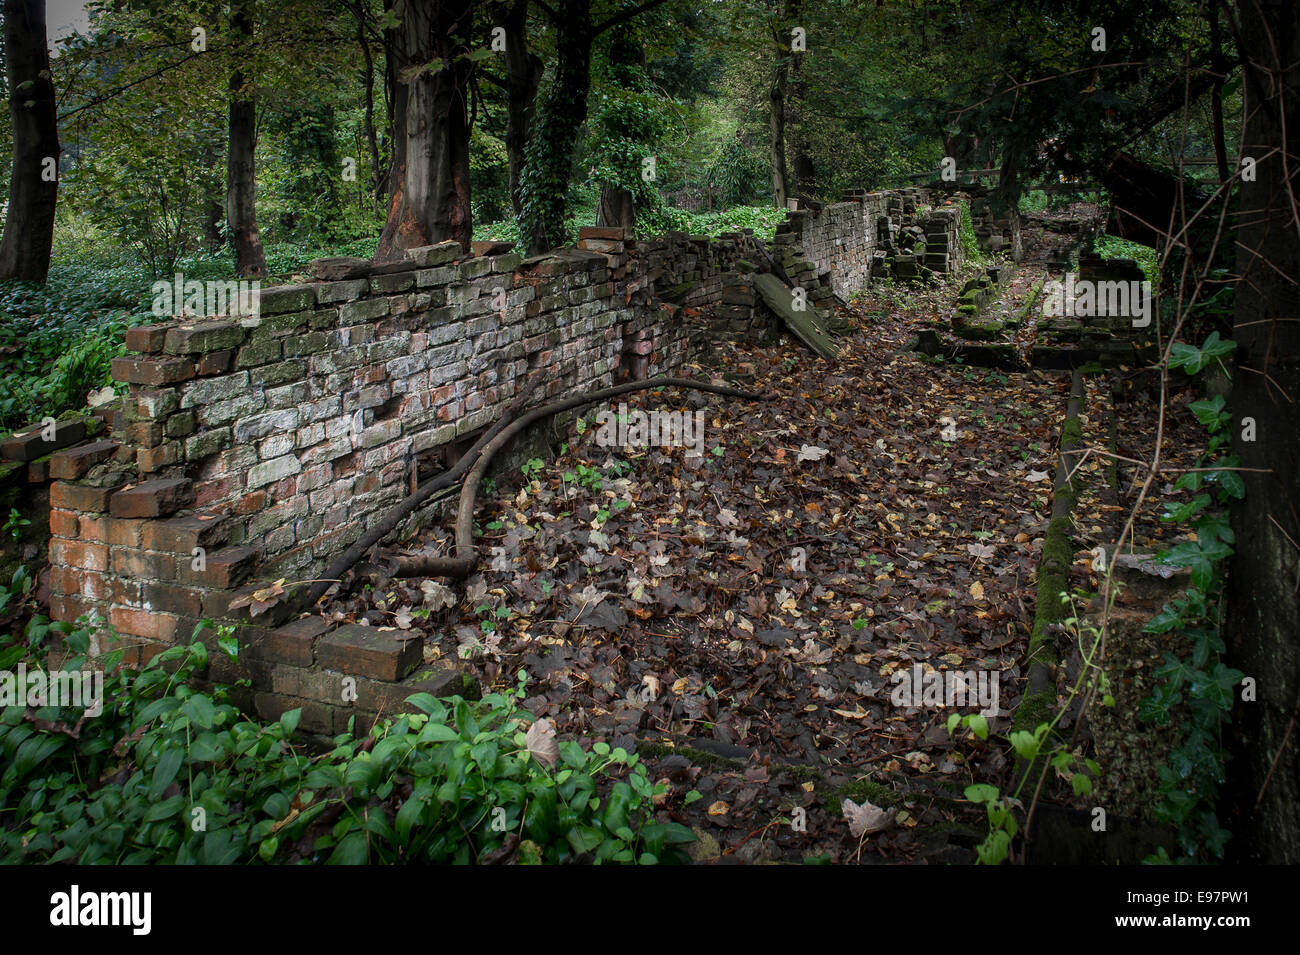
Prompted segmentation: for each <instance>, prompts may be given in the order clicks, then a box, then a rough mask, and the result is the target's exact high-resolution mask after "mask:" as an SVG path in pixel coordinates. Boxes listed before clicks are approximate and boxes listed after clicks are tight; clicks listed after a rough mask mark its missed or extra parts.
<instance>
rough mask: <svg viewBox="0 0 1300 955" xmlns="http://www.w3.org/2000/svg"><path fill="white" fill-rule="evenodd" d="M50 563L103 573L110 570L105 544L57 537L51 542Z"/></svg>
mask: <svg viewBox="0 0 1300 955" xmlns="http://www.w3.org/2000/svg"><path fill="white" fill-rule="evenodd" d="M50 563H52V564H63V565H64V566H67V567H79V568H81V569H82V570H97V571H99V572H100V573H103V572H104V571H106V570H108V548H107V547H106V546H105V545H103V544H88V543H85V542H83V541H67V540H58V539H56V540H53V541H51V542H50Z"/></svg>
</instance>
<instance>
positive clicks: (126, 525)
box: [108, 517, 144, 547]
mask: <svg viewBox="0 0 1300 955" xmlns="http://www.w3.org/2000/svg"><path fill="white" fill-rule="evenodd" d="M143 531H144V521H133V520H129V519H126V518H120V517H110V518H109V519H108V542H109V543H110V544H112V545H113V546H114V547H139V546H140V535H141V533H142V532H143Z"/></svg>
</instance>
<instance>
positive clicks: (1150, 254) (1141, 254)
mask: <svg viewBox="0 0 1300 955" xmlns="http://www.w3.org/2000/svg"><path fill="white" fill-rule="evenodd" d="M1092 251H1093V252H1095V253H1096V254H1097V255H1100V256H1101V257H1102V258H1103V259H1132V260H1133V261H1134V262H1136V263H1137V264H1138V265H1140V266H1141V267H1142V272H1143V273H1144V274H1145V275H1146V279H1147V281H1148V282H1150V283H1151V284H1152V285H1153V286H1154V285H1155V284H1156V283H1158V282H1159V281H1160V255H1159V253H1157V252H1156V250H1155V249H1153V248H1151V246H1149V245H1142V244H1141V243H1140V242H1130V241H1129V240H1128V239H1121V238H1119V237H1118V236H1114V235H1108V234H1104V233H1103V234H1102V235H1099V236H1097V241H1096V242H1094V243H1093V246H1092Z"/></svg>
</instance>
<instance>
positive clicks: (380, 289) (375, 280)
mask: <svg viewBox="0 0 1300 955" xmlns="http://www.w3.org/2000/svg"><path fill="white" fill-rule="evenodd" d="M413 288H415V272H414V271H410V272H394V273H392V274H391V275H374V276H371V278H370V291H371V292H374V293H375V294H376V295H392V294H394V293H395V292H405V291H407V290H409V289H413Z"/></svg>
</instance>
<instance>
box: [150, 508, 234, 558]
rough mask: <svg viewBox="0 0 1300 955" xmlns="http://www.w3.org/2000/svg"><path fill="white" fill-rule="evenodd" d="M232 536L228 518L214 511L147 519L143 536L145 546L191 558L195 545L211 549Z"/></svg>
mask: <svg viewBox="0 0 1300 955" xmlns="http://www.w3.org/2000/svg"><path fill="white" fill-rule="evenodd" d="M229 535H230V526H229V525H228V524H227V523H226V520H225V519H224V518H222V517H220V516H218V515H214V514H191V515H189V516H186V517H173V518H172V519H170V520H166V521H148V522H146V523H145V525H144V533H143V534H142V536H141V539H142V541H143V543H144V546H145V549H147V550H156V551H163V552H165V553H168V554H180V555H182V556H184V557H186V558H188V557H190V556H191V554H192V552H193V550H194V548H196V547H203V548H208V549H210V548H211V547H212V545H214V544H220V543H222V542H224V541H225V540H226V539H227V538H228V537H229Z"/></svg>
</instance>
